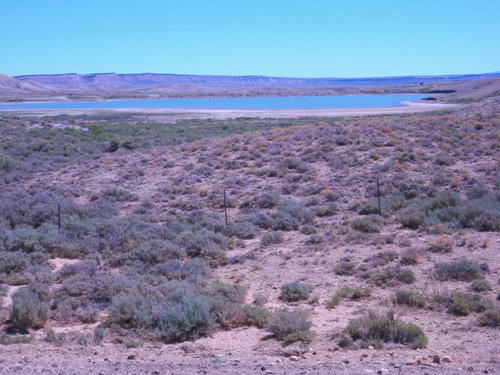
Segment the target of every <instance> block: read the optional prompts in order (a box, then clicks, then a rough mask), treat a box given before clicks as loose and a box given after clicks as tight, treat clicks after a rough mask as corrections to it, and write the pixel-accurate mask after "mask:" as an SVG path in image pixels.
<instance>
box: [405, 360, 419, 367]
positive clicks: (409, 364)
mask: <svg viewBox="0 0 500 375" xmlns="http://www.w3.org/2000/svg"><path fill="white" fill-rule="evenodd" d="M415 363H417V362H416V361H411V360H410V361H406V364H407V365H408V366H413V365H414V364H415Z"/></svg>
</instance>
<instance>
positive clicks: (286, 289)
mask: <svg viewBox="0 0 500 375" xmlns="http://www.w3.org/2000/svg"><path fill="white" fill-rule="evenodd" d="M311 292H312V287H311V286H310V285H306V284H302V283H299V282H293V283H288V284H284V285H283V286H282V287H281V294H280V299H282V300H283V301H286V302H296V301H302V300H306V299H308V298H309V295H310V294H311Z"/></svg>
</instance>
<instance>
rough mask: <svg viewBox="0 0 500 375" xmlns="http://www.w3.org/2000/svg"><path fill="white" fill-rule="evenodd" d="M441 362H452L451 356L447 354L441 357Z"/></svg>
mask: <svg viewBox="0 0 500 375" xmlns="http://www.w3.org/2000/svg"><path fill="white" fill-rule="evenodd" d="M441 362H443V363H451V357H449V356H447V355H445V356H444V357H443V358H441Z"/></svg>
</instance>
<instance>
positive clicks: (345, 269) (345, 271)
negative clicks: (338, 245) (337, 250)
mask: <svg viewBox="0 0 500 375" xmlns="http://www.w3.org/2000/svg"><path fill="white" fill-rule="evenodd" d="M333 271H334V272H335V274H336V275H338V276H350V275H353V274H354V273H355V272H356V264H355V263H354V262H353V261H352V260H351V259H350V258H348V257H345V258H341V259H339V262H338V263H337V264H336V265H335V267H334V269H333Z"/></svg>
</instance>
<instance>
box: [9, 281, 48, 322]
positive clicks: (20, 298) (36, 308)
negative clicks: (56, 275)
mask: <svg viewBox="0 0 500 375" xmlns="http://www.w3.org/2000/svg"><path fill="white" fill-rule="evenodd" d="M48 310H49V301H48V300H46V299H45V298H43V296H41V295H40V294H39V293H37V292H35V291H33V290H31V289H30V288H19V289H18V290H16V292H15V293H14V294H13V295H12V310H11V312H10V316H9V319H10V320H11V321H12V323H11V325H12V326H13V327H15V328H17V329H21V330H26V329H28V328H33V329H39V328H42V327H43V326H44V325H45V323H46V322H47V319H48Z"/></svg>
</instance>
